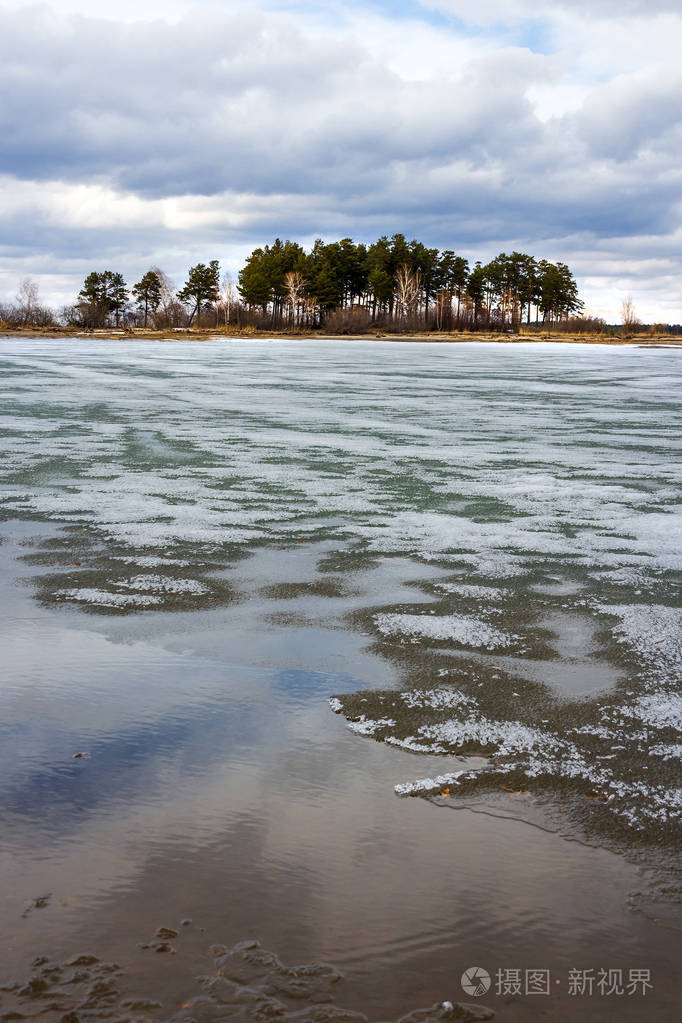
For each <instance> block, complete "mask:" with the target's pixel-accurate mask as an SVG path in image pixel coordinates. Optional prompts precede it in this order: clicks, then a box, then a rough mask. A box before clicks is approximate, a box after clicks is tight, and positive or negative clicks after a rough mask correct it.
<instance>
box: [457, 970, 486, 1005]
mask: <svg viewBox="0 0 682 1023" xmlns="http://www.w3.org/2000/svg"><path fill="white" fill-rule="evenodd" d="M491 984H492V981H491V979H490V974H489V973H488V971H487V970H484V969H483V967H482V966H470V967H469V969H468V970H465V971H464V973H463V974H462V990H463V991H464V992H465V993H466V994H467V995H471V996H472V997H473V998H481V997H482V996H483V995H485V994H487V993H488V991H490V986H491Z"/></svg>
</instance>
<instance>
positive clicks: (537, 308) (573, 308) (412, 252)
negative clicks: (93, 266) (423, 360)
mask: <svg viewBox="0 0 682 1023" xmlns="http://www.w3.org/2000/svg"><path fill="white" fill-rule="evenodd" d="M582 309H583V302H582V301H581V299H580V297H579V294H578V288H577V284H576V281H575V278H574V276H573V274H572V272H571V270H570V269H569V267H568V266H567V265H566V264H565V263H561V262H557V263H552V262H550V261H548V260H546V259H540V260H538V259H536V258H535V257H533V256H530V255H528V254H526V253H523V252H512V253H510V254H507V253H504V252H502V253H500V254H499V255H497V256H495V257H494V258H493V259H491V260H490V261H489V262H488V263H482V262H481V261H478V262H476V263H474V265H473V266H471V265H470V263H469V261H468V260H467V259H466V258H465V257H464V256H462V255H459V254H458V253H456V252H455V251H454V250H452V249H444V250H439V249H437V248H429V247H427V246H425V245H424V244H422V243H421V242H419V241H416V240H412V241H407V239H406V238H405V236H404V235H402V234H395V235H393V236H392V237H391V238H388V237H386V236H382V237H381V238H379V239H378V240H377V241H376V242H373V243H372V244H370V245H365V244H363V243H355V242H353V241H352V239H350V238H343V239H342V240H341V241H338V242H329V243H325V242H323V241H321V240H318V241H316V242H315V243H314V245H313V246H312V248H311V249H310V250H309V251H306V250H305V249H304V248H303V247H302V246H300V245H298V244H297V243H296V242H292V241H282V240H281V239H279V238H277V239H275V241H274V242H273V243H272V244H271V245H265V246H264V247H262V248H257V249H254V250H253V252H252V253H251V255H250V256H249V257H248V259H247V260H246V263H245V265H244V266H243V268H242V269H241V271H240V273H239V276H238V281H237V283H236V285H235V284H234V283H233V281H232V280H231V278H230V277H229V275H222V276H221V271H220V264H219V262H218V260H211V261H210V262H208V263H198V264H196V266H193V267H191V268H190V270H189V272H188V275H187V280H186V281H185V282H184V284H183V285H182V287H181V288H179V289H178V288H176V287H175V286H174V284H173V282H172V281H171V280H170V279H169V277H168V276H167V274H165V273H164V272H163V271H162V270H161V269H160V268H159V267H151V268H150V269H149V270H148V271H147V272H146V273H145V274H143V276H142V277H141V278H140V280H139V281H138V282H137V283H136V284H134V285H132V287H129V286H128V284H127V283H126V281H125V280H124V278H123V276H122V274H120V273H118V272H114V271H111V270H104V271H92V272H91V273H89V274H88V275H87V277H86V278H85V280H84V281H83V285H82V287H81V289H80V291H79V293H78V295H77V297H76V301H75V302H74V303H73V304H72V305H69V306H66V307H64V308H63V309H62V310H61V312H60V313H59V314H56V313H53V312H52V311H50V310H48V309H46V308H45V307H44V306H42V305H41V304H40V302H39V300H38V292H37V286H36V285H35V282H33V281H31V279H30V278H27V279H26V280H24V281H23V282H22V285H21V287H20V289H19V293H18V295H17V300H16V302H15V303H14V305H13V306H9V307H8V306H5V307H2V306H0V320H2V321H4V322H6V323H8V324H10V325H17V326H22V325H38V326H45V325H51V324H56V323H58V322H61V323H63V324H65V325H67V326H73V327H82V328H90V329H93V328H107V327H109V328H112V327H113V328H127V327H131V326H136V327H151V328H155V329H165V328H171V329H172V328H186V327H192V326H200V327H203V328H211V327H216V328H217V327H220V326H223V325H225V326H230V325H234V326H238V327H246V326H256V327H261V328H263V329H300V328H318V327H324V328H325V329H327V330H330V331H334V332H342V333H343V332H346V333H348V332H351V331H362V330H364V329H368V328H370V327H376V328H384V329H389V330H415V329H422V330H444V331H447V330H458V329H468V330H471V329H473V330H476V329H486V330H505V329H507V330H508V329H511V330H515V329H518V327H520V326H521V325H522V324H526V325H529V324H538V325H540V324H541V325H544V326H546V327H547V326H551V327H556V326H557V325H559V326H561V325H562V324H564V325H567V324H569V323H574V322H576V320H575V318H576V317H577V316H578V315H579V314H580V313H581V312H582ZM584 319H585V324H586V326H588V327H589V328H591V329H597V330H598V329H600V328H603V327H605V324H604V323H603V321H599V320H595V319H589V318H584ZM624 322H625V321H624Z"/></svg>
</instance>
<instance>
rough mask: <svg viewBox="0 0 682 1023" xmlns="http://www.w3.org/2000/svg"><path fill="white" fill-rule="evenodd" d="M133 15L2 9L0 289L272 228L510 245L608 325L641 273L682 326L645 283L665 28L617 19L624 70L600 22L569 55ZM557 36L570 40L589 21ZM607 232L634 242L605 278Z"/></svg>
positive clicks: (367, 15) (504, 40) (652, 244)
mask: <svg viewBox="0 0 682 1023" xmlns="http://www.w3.org/2000/svg"><path fill="white" fill-rule="evenodd" d="M115 6H116V7H118V8H119V12H118V15H117V14H116V13H115ZM136 6H137V7H138V8H140V15H138V17H137V18H136V17H135V16H134V12H133V10H132V7H129V6H127V4H126V3H125V2H122V3H120V4H118V5H113V4H110V3H107V2H102V3H101V4H95V3H89V4H87V5H85V4H83V3H80V4H79V3H78V0H63V2H62V3H52V4H50V5H42V6H40V7H35V8H28V7H26V6H25V5H20V6H16V5H12V6H9V7H5V8H4V9H3V8H1V7H0V18H1V22H2V24H1V28H2V32H1V33H0V132H1V137H2V160H1V163H0V174H1V175H2V192H1V193H0V235H1V237H2V239H3V241H2V242H0V255H1V256H2V270H1V271H0V298H2V292H3V290H7V289H9V288H11V287H12V280H13V278H16V277H18V276H21V275H22V274H23V273H35V274H36V275H38V274H41V273H44V274H56V275H58V274H59V272H60V269H59V268H60V266H61V268H62V272H64V273H66V274H67V276H68V282H67V281H65V282H64V285H63V287H64V288H65V289H67V290H68V288H69V287H72V283H71V282H72V281H73V280H75V279H77V277H78V275H79V274H80V273H82V271H83V270H85V269H88V268H90V267H91V264H92V262H93V261H95V260H97V263H98V265H113V264H114V263H116V268H120V269H122V270H123V271H124V272H125V273H126V274H129V275H133V274H135V273H137V272H139V271H140V270H143V269H145V268H146V266H147V265H149V263H150V262H156V263H162V264H163V265H164V266H167V267H168V268H169V269H170V270H172V271H174V270H177V271H178V272H181V271H182V270H183V269H184V267H185V266H186V265H187V263H188V262H189V261H190V260H191V259H192V258H194V257H195V256H196V257H197V258H199V257H201V258H213V257H214V256H217V257H218V258H221V260H222V261H223V262H224V263H232V264H233V265H236V264H237V263H238V262H239V260H240V259H241V258H242V255H243V254H244V253H245V252H246V251H248V249H249V248H250V247H252V246H253V245H255V244H259V243H261V242H262V241H264V240H268V239H270V238H271V237H273V236H274V235H275V234H279V235H282V236H290V237H293V238H296V239H297V240H301V241H306V240H310V239H312V238H313V237H315V236H316V235H323V236H326V237H335V236H339V235H343V234H350V235H353V236H354V237H356V238H372V237H374V236H376V235H377V234H379V233H383V232H387V233H392V232H394V231H404V232H405V233H407V234H414V235H417V236H419V237H420V238H422V239H423V240H424V241H426V242H429V243H431V244H434V245H441V246H446V245H447V246H452V247H456V248H458V249H459V250H460V251H463V252H464V253H465V254H466V255H469V256H474V257H475V256H476V255H478V254H481V255H486V254H487V255H490V254H491V253H492V251H493V250H494V249H495V248H496V247H503V248H510V247H512V246H514V245H518V246H524V247H525V248H527V249H529V250H530V251H533V252H534V253H536V254H538V255H546V256H548V257H549V258H564V259H566V260H567V261H569V262H571V261H572V262H573V263H574V264H576V266H577V269H578V270H579V272H580V273H581V274H582V275H583V277H584V279H585V282H586V283H587V289H586V291H587V297H588V299H591V298H592V293H595V294H596V292H597V291H599V290H600V285H599V282H600V281H601V290H602V291H603V293H604V298H603V301H602V302H601V306H599V303H598V302H595V301H592V305H593V306H595V307H598V308H601V309H603V311H605V312H607V313H610V315H611V316H613V315H615V312H616V306H617V304H618V301H619V297H618V295H619V292H620V290H621V289H624V290H626V291H629V290H633V291H634V290H635V288H634V285H635V283H638V284H641V290H646V291H648V292H649V293H650V298H649V296H647V298H646V299H645V300H644V301H649V302H650V303H651V304H652V306H653V304H656V305H657V307H658V306H659V305H661V303H663V305H664V306H665V308H664V309H661V315H665V316H666V317H668V318H671V319H677V320H679V319H682V311H680V292H679V286H677V291H675V290H674V288H673V293H672V295H671V293H670V286H669V284H666V286H665V288H662V289H661V290H660V292H659V282H660V281H661V280H662V279H664V278H665V279H666V280H667V278H668V277H670V278H671V279H672V278H673V276H674V274H675V273H676V272H678V271H679V267H677V261H678V260H679V256H678V255H676V250H675V246H674V245H672V244H670V240H671V239H672V238H674V236H675V232H676V230H678V229H679V224H680V205H679V201H680V194H681V192H680V184H681V182H682V176H681V172H680V170H679V167H680V164H681V161H680V156H681V154H682V111H681V110H680V105H679V95H680V87H681V85H682V75H680V72H679V70H678V69H677V43H679V39H680V36H679V34H678V38H677V42H676V41H675V39H674V38H671V33H670V27H669V24H668V21H670V18H669V16H668V15H665V16H664V17H665V19H668V21H667V22H666V28H665V31H664V30H658V29H655V28H654V27H652V26H649V28H648V29H647V30H646V32H649V35H646V32H645V30H642V31H640V33H639V42H640V46H641V45H642V40H644V42H645V44H646V45H645V47H644V51H645V52H644V51H643V52H642V53H641V54H640V57H639V58H637V53H636V47H633V46H631V47H630V48H629V49H628V45H627V43H626V41H627V30H628V26H627V25H623V24H621V27H620V29H618V30H617V31H619V32H621V36H619V37H618V39H617V40H616V41H618V40H620V39H623V40H625V41H624V42H623V46H622V69H621V70H618V71H614V70H610V71H609V73H608V74H606V73H605V71H604V69H605V68H607V67H608V68H611V67H612V64H613V55H612V54H611V53H610V51H609V52H607V51H608V47H607V44H606V42H605V37H602V36H600V34H599V31H598V30H596V29H594V30H593V31H592V32H591V34H590V37H589V41H588V42H587V41H584V42H583V43H581V45H580V50H579V57H580V59H579V60H571V59H570V54H569V53H567V52H562V51H560V50H559V51H557V50H554V51H552V52H536V51H534V49H533V47H532V45H531V43H530V42H529V41H528V42H527V43H526V44H524V43H523V40H522V39H521V38H520V37H518V36H516V37H514V38H513V39H511V38H509V37H508V36H506V35H504V34H503V35H502V36H498V35H496V34H495V33H493V32H492V31H491V32H490V33H486V32H483V33H476V34H475V35H473V36H471V35H466V34H462V32H461V30H460V29H458V27H457V26H456V25H453V26H452V27H451V28H444V27H443V26H442V25H439V26H435V25H432V24H430V23H429V22H428V21H420V20H418V19H416V16H413V17H412V19H411V20H410V19H407V20H406V19H405V17H403V18H401V19H400V20H399V21H395V20H391V19H390V18H388V17H387V16H386V15H385V14H384V15H382V14H381V13H379V12H377V10H376V9H370V7H369V6H363V5H358V4H355V5H353V6H344V5H339V6H337V7H332V8H329V10H328V11H327V12H326V14H325V15H324V16H319V15H318V14H317V13H315V11H313V10H312V9H311V10H310V12H309V13H306V10H305V8H304V7H303V8H302V7H301V5H300V4H299V5H297V6H296V8H295V9H293V8H292V9H291V10H289V9H288V7H287V5H284V4H280V5H278V4H271V5H270V6H260V7H258V8H254V7H248V8H247V7H241V6H239V5H237V4H229V5H225V4H219V5H217V4H214V3H211V2H210V0H203V3H201V4H200V5H198V6H193V7H191V8H190V7H189V5H188V4H186V3H184V2H181V0H176V2H174V3H170V4H166V5H164V8H165V10H166V17H162V16H161V15H162V13H163V11H162V10H161V5H159V4H156V3H151V4H148V5H145V4H144V3H141V4H138V5H136ZM433 6H435V5H433ZM438 6H440V7H442V8H445V7H447V8H449V9H451V10H452V11H454V12H455V13H461V11H460V8H461V10H462V11H463V10H464V9H465V8H466V9H468V10H469V11H470V12H471V11H472V10H473V9H474V7H476V9H479V8H480V9H481V11H482V12H483V14H485V12H486V11H488V12H490V11H493V9H494V7H495V4H493V3H488V4H486V3H485V2H483V3H481V4H478V5H473V4H464V3H461V4H460V3H458V2H457V0H447V2H446V0H443V3H442V4H439V5H438ZM575 6H576V5H575V4H573V5H568V4H566V3H564V4H561V3H559V2H557V3H546V4H542V5H540V7H541V9H542V11H544V10H545V9H546V10H547V11H549V12H550V13H551V12H552V11H558V12H559V15H560V16H561V17H562V18H564V17H566V16H567V12H570V10H571V9H575ZM591 6H592V9H593V11H597V12H598V13H599V12H601V13H608V9H609V7H610V6H611V5H610V3H609V0H602V2H601V3H599V2H597V3H596V4H592V5H591ZM619 6H620V13H621V14H622V13H623V12H624V10H625V7H627V8H628V10H631V11H633V12H635V8H637V11H639V9H640V8H642V5H641V4H636V3H635V2H634V0H632V2H631V3H630V4H621V5H619ZM655 6H656V8H657V9H658V10H660V11H666V10H668V9H669V6H670V5H666V4H665V3H663V2H661V3H658V4H656V5H655ZM79 7H80V9H81V10H87V11H88V12H90V13H88V14H83V13H78V12H77V9H78V8H79ZM505 9H506V10H507V12H508V15H509V12H511V14H513V15H515V14H516V13H519V14H521V15H522V14H523V13H524V11H525V10H526V9H528V10H530V4H529V3H528V4H526V3H525V0H515V2H514V3H512V4H511V6H510V5H505ZM649 9H651V6H649ZM415 10H417V11H418V10H419V7H415ZM533 10H534V11H535V12H536V14H537V11H538V7H537V5H533ZM74 11H75V13H74ZM70 12H71V13H70ZM620 21H621V23H622V21H623V19H622V18H621V19H620ZM670 24H673V25H675V26H677V31H678V33H679V32H680V31H681V30H682V19H681V18H674V17H673V18H672V21H670ZM571 31H573V32H574V33H575V36H574V37H571V38H573V39H574V40H575V39H585V38H586V37H584V33H585V28H584V25H583V19H582V18H579V19H577V20H576V21H575V23H574V24H573V25H572V29H571ZM614 31H616V30H615V29H614ZM569 35H570V33H569ZM623 239H627V240H633V239H634V240H637V239H639V243H640V246H641V247H640V249H638V248H637V246H636V245H635V248H634V249H630V250H628V251H629V256H628V258H627V259H622V260H621V261H620V262H618V257H617V256H616V262H617V263H618V265H617V266H616V265H615V263H614V257H613V253H614V252H615V253H617V252H618V251H623ZM209 250H210V251H209ZM645 250H646V251H645ZM677 251H679V248H678V250H677ZM640 252H641V258H640V256H639V253H640ZM590 253H591V254H592V257H591V261H590ZM652 259H653V260H655V261H658V262H657V264H656V265H657V266H658V268H659V272H658V276H657V277H655V278H652V279H650V280H649V279H648V278H647V277H646V273H647V271H646V269H645V270H643V271H642V269H641V268H642V267H644V268H647V267H648V268H649V270H651V269H652V266H653V264H652V263H651V260H652ZM590 282H593V283H590ZM644 282H648V283H644ZM605 286H606V290H605ZM52 287H53V288H54V291H57V290H60V289H59V288H58V287H57V285H56V283H54V284H53V285H52ZM621 297H622V296H621ZM614 303H615V304H614ZM652 315H653V309H652Z"/></svg>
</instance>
